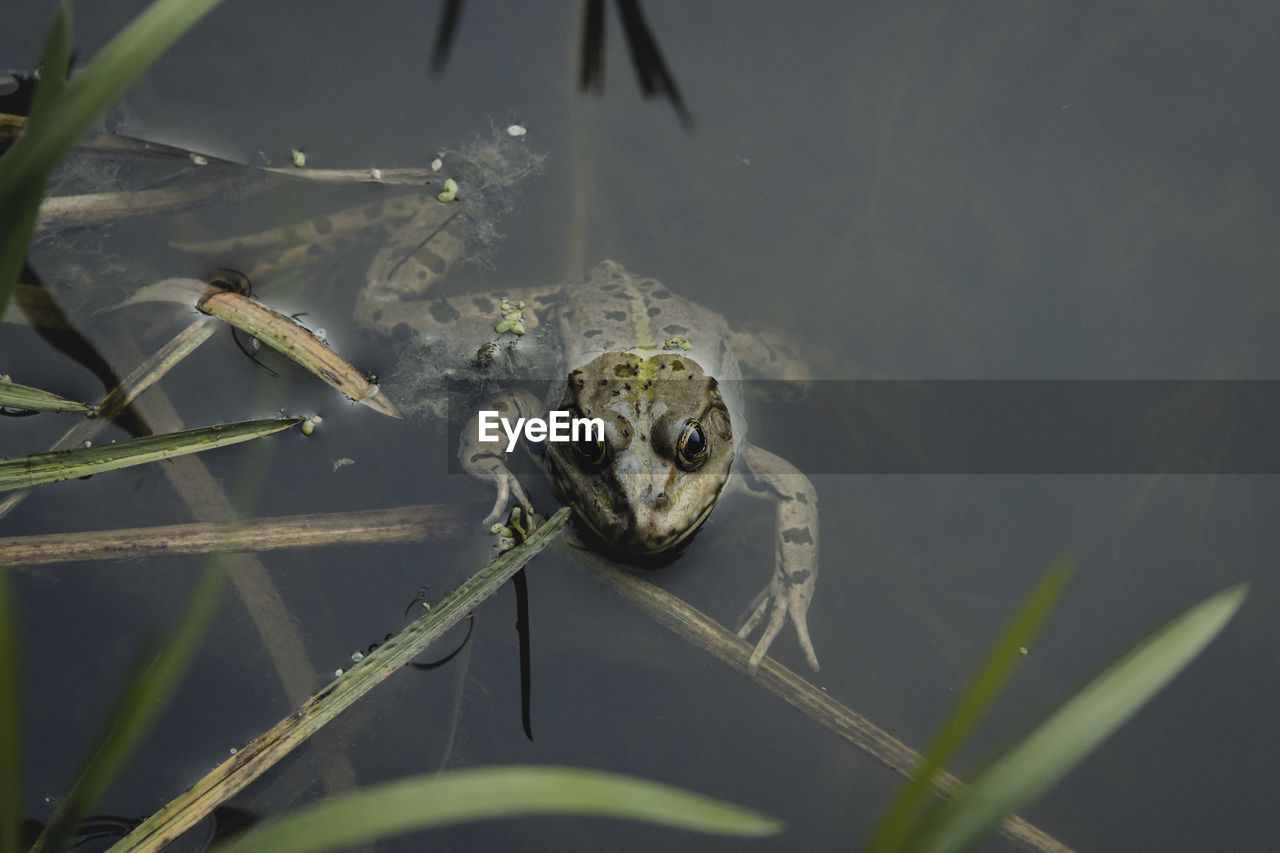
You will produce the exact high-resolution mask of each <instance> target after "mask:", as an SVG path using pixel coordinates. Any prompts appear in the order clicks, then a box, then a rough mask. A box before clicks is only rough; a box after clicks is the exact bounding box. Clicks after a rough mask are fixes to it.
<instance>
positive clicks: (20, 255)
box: [0, 158, 44, 320]
mask: <svg viewBox="0 0 1280 853" xmlns="http://www.w3.org/2000/svg"><path fill="white" fill-rule="evenodd" d="M2 164H3V158H0V168H3V165H2ZM43 195H44V176H43V175H42V176H40V180H38V181H34V180H33V181H27V182H25V183H22V184H19V185H18V186H16V187H14V188H13V190H12V191H10V192H7V193H5V194H4V195H3V196H0V320H3V319H4V313H5V309H6V308H7V307H8V305H9V297H10V296H12V295H13V288H14V286H15V285H17V283H18V276H19V275H20V274H21V272H22V264H23V262H24V261H26V259H27V247H28V246H30V245H31V235H32V234H34V233H35V230H36V219H37V218H38V217H39V215H40V198H41V197H42V196H43Z"/></svg>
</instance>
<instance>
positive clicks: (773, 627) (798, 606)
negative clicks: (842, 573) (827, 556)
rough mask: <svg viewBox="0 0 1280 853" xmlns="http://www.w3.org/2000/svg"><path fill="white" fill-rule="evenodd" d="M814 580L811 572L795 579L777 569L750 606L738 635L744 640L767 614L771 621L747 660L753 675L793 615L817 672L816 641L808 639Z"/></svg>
mask: <svg viewBox="0 0 1280 853" xmlns="http://www.w3.org/2000/svg"><path fill="white" fill-rule="evenodd" d="M813 581H814V575H813V573H812V572H809V573H808V577H807V578H804V579H802V580H800V581H792V580H789V579H788V578H787V577H786V576H785V575H784V574H783V572H782V571H775V572H774V575H773V579H772V580H771V581H770V582H769V585H768V586H767V587H765V588H764V589H762V590H761V591H760V594H759V595H757V596H756V597H755V600H754V601H752V602H751V605H750V607H749V608H748V609H749V610H750V614H749V615H748V616H747V618H746V620H745V621H744V622H743V623H742V627H741V628H739V629H738V636H739V637H741V638H742V639H744V640H745V639H746V638H747V637H749V636H750V635H751V632H752V631H754V630H755V629H756V627H757V626H758V625H759V624H760V623H761V621H762V620H763V619H764V617H765V614H766V613H767V614H768V616H769V621H768V622H765V626H764V632H763V633H762V634H761V635H760V640H759V641H758V642H757V643H756V647H755V650H754V651H752V652H751V659H750V660H748V661H747V671H748V672H750V673H752V674H754V673H755V671H756V670H757V669H759V668H760V663H761V662H762V661H763V660H764V656H765V655H766V654H768V653H769V647H770V646H772V645H773V641H774V640H775V639H777V636H778V634H779V633H781V631H782V628H783V626H784V625H786V623H787V617H788V616H790V617H791V624H792V625H794V626H795V628H796V639H798V640H799V641H800V648H801V649H802V650H803V651H804V656H805V660H807V661H808V662H809V666H810V667H811V668H812V669H813V671H814V672H817V671H818V655H817V653H816V652H814V650H813V641H812V640H811V639H810V638H809V624H808V622H807V621H806V615H807V614H808V612H809V602H810V601H812V600H813Z"/></svg>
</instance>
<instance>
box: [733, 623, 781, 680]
mask: <svg viewBox="0 0 1280 853" xmlns="http://www.w3.org/2000/svg"><path fill="white" fill-rule="evenodd" d="M786 621H787V611H786V610H784V609H783V608H781V607H774V608H773V610H772V611H771V612H770V613H769V622H768V623H767V624H766V625H765V626H764V633H762V634H761V635H760V641H759V642H758V643H756V647H755V650H754V651H752V652H751V658H750V659H749V660H748V661H747V672H748V673H750V674H751V675H755V674H756V670H758V669H760V664H761V663H762V662H763V661H764V656H765V655H767V654H768V653H769V647H770V646H772V645H773V641H774V640H775V639H777V637H778V634H779V632H781V631H782V626H783V625H784V624H785V623H786ZM744 627H745V626H744ZM752 627H754V626H752ZM739 636H744V637H745V635H743V634H742V633H741V632H739Z"/></svg>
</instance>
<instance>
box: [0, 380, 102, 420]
mask: <svg viewBox="0 0 1280 853" xmlns="http://www.w3.org/2000/svg"><path fill="white" fill-rule="evenodd" d="M0 406H11V407H13V408H15V409H28V410H30V411H33V412H91V411H93V406H90V405H89V404H88V403H77V402H76V401H74V400H68V399H67V398H66V397H59V396H58V395H57V394H54V393H53V392H51V391H41V390H40V389H39V388H32V387H31V386H29V385H19V384H18V383H17V382H6V381H5V380H3V379H0Z"/></svg>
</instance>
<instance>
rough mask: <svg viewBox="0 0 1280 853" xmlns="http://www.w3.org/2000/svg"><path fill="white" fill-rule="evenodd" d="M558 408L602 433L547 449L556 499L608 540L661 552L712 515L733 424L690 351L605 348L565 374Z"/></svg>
mask: <svg viewBox="0 0 1280 853" xmlns="http://www.w3.org/2000/svg"><path fill="white" fill-rule="evenodd" d="M560 408H562V409H565V410H567V411H569V412H570V413H571V414H572V416H573V417H575V418H579V417H580V418H600V419H601V420H602V421H603V422H604V437H603V438H602V439H601V438H581V437H580V438H579V439H578V440H576V441H568V442H554V443H549V444H548V445H547V457H548V459H549V468H550V470H551V476H552V479H553V480H554V481H555V484H556V490H557V492H558V493H559V494H560V498H561V499H562V500H563V501H565V502H566V503H568V504H570V505H571V506H573V508H574V510H575V511H576V512H577V514H578V516H579V517H580V518H581V519H582V520H583V521H584V522H586V524H587V525H588V526H590V527H591V528H592V530H594V531H595V532H596V534H598V535H599V536H600V537H601V538H602V539H603V540H604V541H605V542H606V543H607V544H608V545H610V546H612V547H614V548H617V549H618V550H620V551H624V552H627V553H631V554H656V553H658V552H661V551H666V550H668V549H670V548H674V547H675V546H677V545H679V544H681V543H682V542H684V541H685V540H686V539H688V537H689V536H691V535H692V534H693V533H694V532H695V531H697V529H698V528H699V527H700V526H701V525H702V523H703V522H704V521H705V520H706V518H707V516H708V515H710V514H711V510H712V509H714V508H715V505H716V501H717V500H718V499H719V497H720V493H721V492H722V491H723V490H724V486H725V483H726V482H727V481H728V479H729V469H730V467H731V466H732V464H733V427H732V424H731V423H730V418H729V410H728V408H727V407H726V406H725V402H724V400H723V399H722V398H721V395H720V392H719V390H718V388H717V385H716V380H715V379H714V378H713V377H710V376H707V375H706V374H705V373H704V372H703V370H702V367H701V366H699V365H698V363H697V362H695V361H693V359H691V358H689V357H688V356H685V355H672V354H669V353H661V354H657V355H650V356H647V357H646V356H643V355H637V354H634V353H627V352H609V353H605V354H603V355H601V356H599V357H597V358H596V359H594V360H593V361H592V362H591V363H590V364H588V365H586V366H585V367H582V368H579V369H578V370H575V371H573V372H572V373H571V374H569V381H568V386H567V388H566V390H565V395H564V400H563V402H562V403H561V405H560Z"/></svg>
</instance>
